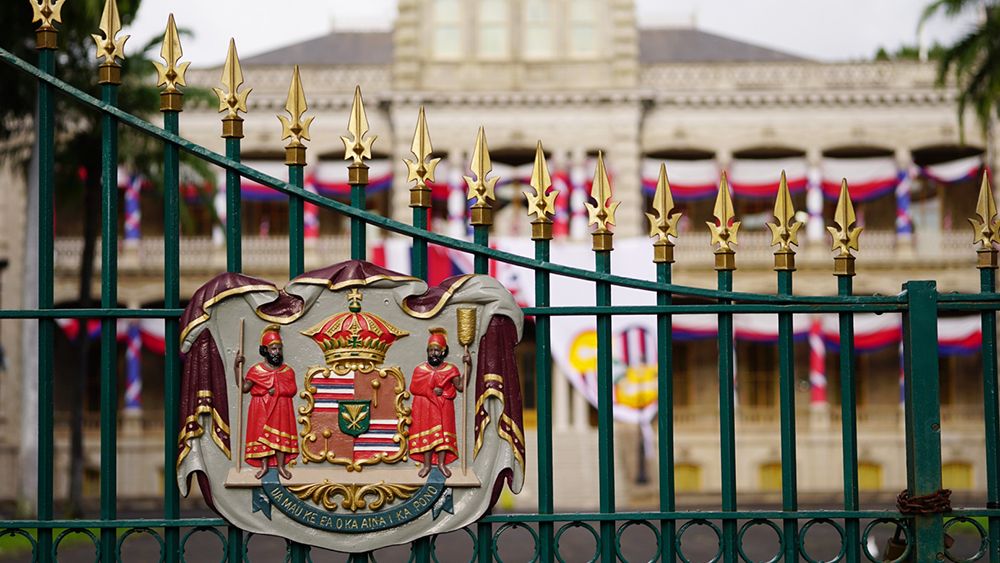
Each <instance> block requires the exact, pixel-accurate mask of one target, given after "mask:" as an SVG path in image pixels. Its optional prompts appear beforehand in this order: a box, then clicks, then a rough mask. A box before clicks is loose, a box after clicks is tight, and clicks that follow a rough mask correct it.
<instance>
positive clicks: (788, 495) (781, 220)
mask: <svg viewBox="0 0 1000 563" xmlns="http://www.w3.org/2000/svg"><path fill="white" fill-rule="evenodd" d="M774 218H775V222H774V223H768V224H767V226H768V228H770V229H771V234H772V235H773V237H772V239H771V244H772V245H778V249H777V250H775V252H774V271H775V272H777V276H778V295H779V296H791V295H792V276H793V273H794V272H795V251H794V250H793V249H792V245H793V244H794V245H798V234H797V233H798V230H799V228H801V227H802V223H800V222H798V221H796V220H795V207H794V205H793V203H792V195H791V193H790V192H789V190H788V180H787V179H786V177H785V172H784V171H782V172H781V179H780V180H779V182H778V194H777V198H776V199H775V202H774ZM794 330H795V329H794V325H793V318H792V315H791V314H790V313H778V389H779V392H778V395H779V399H778V403H779V405H778V408H779V413H780V417H781V509H782V510H783V511H784V512H795V511H797V510H798V491H797V487H798V475H797V468H796V456H795V339H794ZM782 527H783V535H784V538H783V539H784V541H783V542H782V543H783V545H784V557H785V560H786V561H795V559H796V558H797V556H798V547H799V546H798V539H797V536H798V521H797V520H795V519H791V518H788V519H785V520H784V522H783V524H782Z"/></svg>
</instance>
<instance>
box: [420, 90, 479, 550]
mask: <svg viewBox="0 0 1000 563" xmlns="http://www.w3.org/2000/svg"><path fill="white" fill-rule="evenodd" d="M412 150H413V156H414V158H415V160H408V159H404V162H405V163H406V167H407V169H408V171H409V175H408V176H407V181H411V180H413V181H416V185H414V186H413V187H411V188H410V207H411V208H412V209H413V226H414V227H416V228H418V229H421V230H424V231H426V230H427V214H428V213H429V212H430V207H431V190H430V188H429V187H428V186H427V182H428V181H430V180H433V179H434V167H435V166H437V163H438V160H437V159H434V160H431V161H428V158H430V155H431V151H432V150H433V149H432V147H431V137H430V133H429V132H428V131H427V119H426V117H425V116H424V108H423V107H421V108H420V114H419V117H418V118H417V127H416V130H415V131H414V133H413V145H412ZM411 244H412V245H413V247H412V251H411V252H412V253H411V255H410V273H411V275H413V276H415V277H418V278H420V279H422V280H424V281H427V241H426V240H420V239H413V240H412V241H411ZM465 392H466V393H468V392H469V390H468V389H466V391H465ZM474 548H475V546H474ZM410 550H411V552H412V559H413V561H416V563H427V562H429V561H430V560H431V539H430V538H419V539H417V540H415V541H414V542H413V543H412V544H411V546H410Z"/></svg>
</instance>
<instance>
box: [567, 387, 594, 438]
mask: <svg viewBox="0 0 1000 563" xmlns="http://www.w3.org/2000/svg"><path fill="white" fill-rule="evenodd" d="M571 392H572V397H573V429H574V430H577V431H579V432H586V431H587V427H588V426H589V425H590V403H589V402H587V398H586V397H584V396H583V393H581V392H579V391H578V390H576V389H571Z"/></svg>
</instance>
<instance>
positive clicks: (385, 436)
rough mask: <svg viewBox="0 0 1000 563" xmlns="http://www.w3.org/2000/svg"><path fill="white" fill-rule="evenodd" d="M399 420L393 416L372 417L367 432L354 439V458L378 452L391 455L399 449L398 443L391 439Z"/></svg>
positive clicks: (366, 457)
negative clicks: (385, 417) (384, 417)
mask: <svg viewBox="0 0 1000 563" xmlns="http://www.w3.org/2000/svg"><path fill="white" fill-rule="evenodd" d="M398 422H399V421H397V420H396V419H394V418H387V419H373V420H372V421H371V422H370V423H369V425H368V432H365V433H364V434H362V435H360V436H358V437H357V438H355V439H354V460H355V461H360V460H364V459H368V458H370V457H374V456H376V455H378V454H380V453H384V454H386V455H392V454H394V453H396V452H397V451H399V444H397V443H396V442H395V441H393V436H395V435H396V433H397V430H398V429H397V427H396V425H397V424H398Z"/></svg>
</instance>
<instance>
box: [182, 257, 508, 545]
mask: <svg viewBox="0 0 1000 563" xmlns="http://www.w3.org/2000/svg"><path fill="white" fill-rule="evenodd" d="M522 322H523V315H522V313H521V309H520V308H519V307H518V306H517V303H516V302H515V301H514V299H513V297H512V296H511V294H510V293H509V292H508V291H507V289H506V288H504V287H503V286H502V285H501V284H500V283H499V282H497V281H496V280H494V279H493V278H490V277H488V276H481V275H465V276H457V277H453V278H449V279H448V280H445V281H444V282H442V284H441V285H439V286H437V287H433V288H428V287H427V285H426V284H425V283H424V282H423V281H421V280H419V279H417V278H413V277H410V276H406V275H403V274H398V273H395V272H392V271H389V270H386V269H384V268H381V267H379V266H376V265H374V264H371V263H368V262H363V261H356V260H352V261H348V262H342V263H339V264H335V265H333V266H330V267H327V268H323V269H320V270H315V271H312V272H307V273H305V274H303V275H301V276H298V277H297V278H295V279H293V280H291V281H290V282H289V283H288V284H287V285H286V286H285V288H284V289H279V288H278V287H277V286H276V285H274V284H272V283H271V282H268V281H265V280H261V279H256V278H252V277H249V276H245V275H242V274H234V273H227V274H221V275H219V276H216V277H215V278H213V279H212V280H210V281H209V282H207V283H206V284H204V285H203V286H202V287H201V288H199V289H198V290H197V291H195V293H194V295H193V297H192V299H191V301H190V303H189V305H188V307H187V309H185V311H184V315H183V317H182V319H181V327H182V333H181V347H182V349H181V351H182V353H183V354H184V371H183V378H182V383H181V405H180V408H181V421H182V428H181V429H180V438H179V442H178V449H179V451H178V457H177V465H178V485H179V486H180V488H181V491H182V492H183V493H184V494H185V495H186V494H187V493H188V492H189V487H190V482H191V477H192V476H195V477H197V480H198V484H199V486H200V488H201V491H202V494H203V495H204V497H205V500H206V502H208V504H209V505H210V506H211V507H212V508H213V509H214V510H216V511H217V512H218V513H219V514H220V515H222V516H223V517H224V518H225V519H226V520H228V521H229V522H231V523H233V524H234V525H236V526H238V527H240V528H242V529H244V530H248V531H251V532H254V533H261V534H272V535H280V536H283V537H285V538H288V539H290V540H293V541H296V542H300V543H305V544H309V545H315V546H319V547H323V548H327V549H334V550H338V551H345V552H354V553H356V552H364V551H370V550H373V549H378V548H380V547H384V546H387V545H394V544H400V543H405V542H409V541H412V540H414V539H417V538H420V537H423V536H427V535H431V534H439V533H445V532H449V531H452V530H456V529H458V528H461V527H463V526H466V525H468V524H469V523H470V522H473V521H475V520H476V519H478V518H479V517H481V516H482V515H483V514H485V513H486V512H487V511H488V510H489V509H490V508H491V507H492V506H493V504H494V503H495V502H496V500H497V497H498V495H499V493H500V491H501V489H502V487H503V485H504V483H506V484H507V485H508V486H509V488H510V489H511V490H512V491H513V492H515V493H516V492H518V491H519V490H520V488H521V485H522V483H523V479H524V468H525V467H524V463H525V460H524V455H525V447H524V435H523V433H522V428H521V389H520V382H519V379H518V373H517V366H516V361H515V357H514V347H515V345H516V344H517V342H518V341H519V339H520V334H521V328H522Z"/></svg>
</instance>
